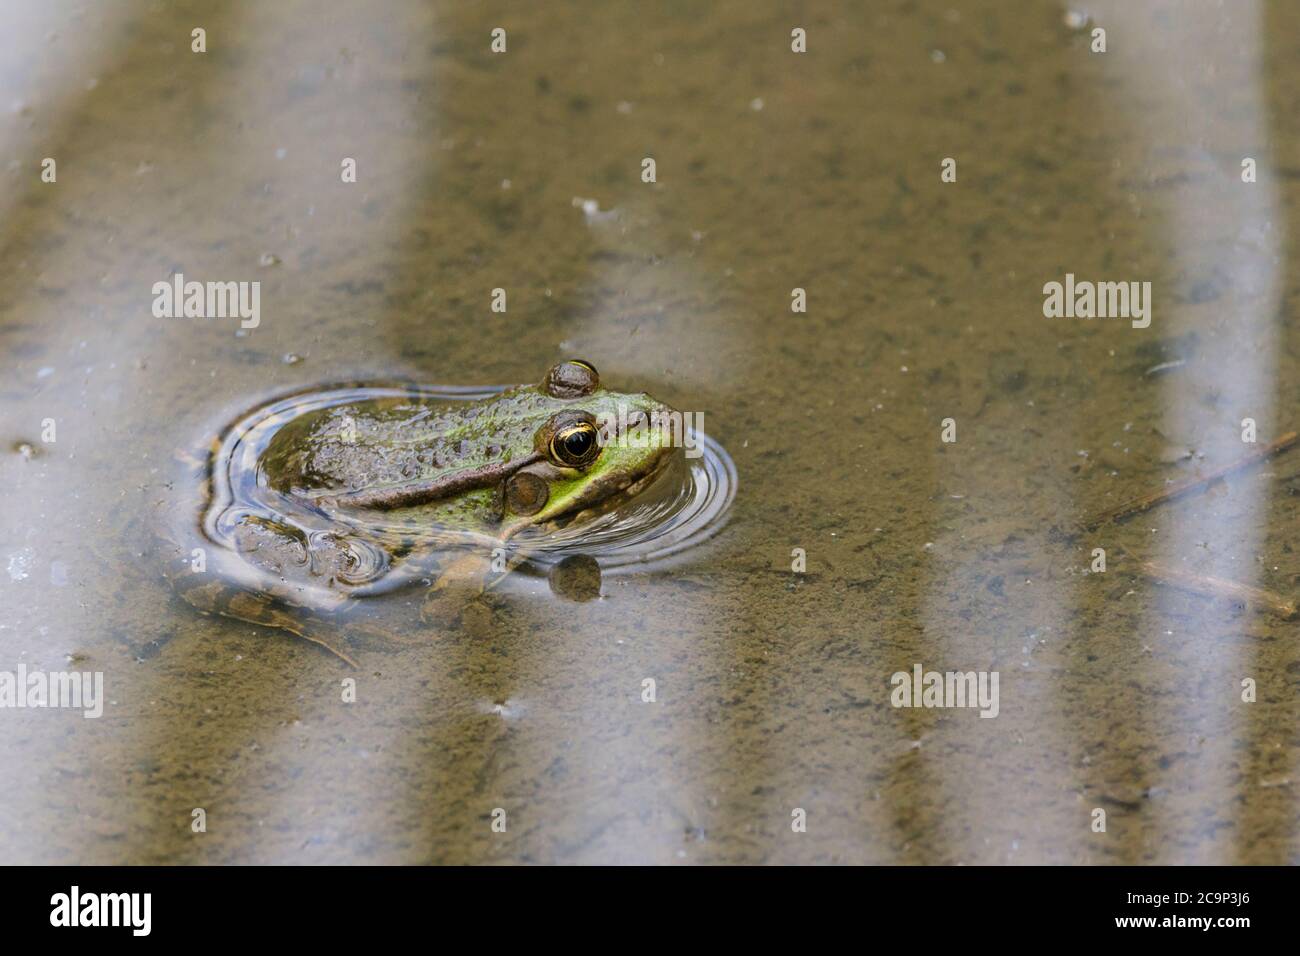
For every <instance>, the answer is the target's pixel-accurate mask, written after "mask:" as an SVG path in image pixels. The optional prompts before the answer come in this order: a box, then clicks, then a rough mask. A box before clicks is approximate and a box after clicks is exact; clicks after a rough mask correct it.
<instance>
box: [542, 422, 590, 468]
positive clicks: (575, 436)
mask: <svg viewBox="0 0 1300 956" xmlns="http://www.w3.org/2000/svg"><path fill="white" fill-rule="evenodd" d="M534 446H535V447H536V449H537V450H538V451H539V452H541V453H542V454H543V455H545V456H546V458H547V460H548V461H550V463H551V464H553V465H559V466H560V467H561V468H586V467H587V466H588V465H590V464H591V463H592V462H593V461H595V460H596V459H597V458H598V457H600V432H599V430H598V429H597V428H596V419H595V416H593V415H592V414H591V413H590V412H568V413H563V412H562V413H561V414H559V415H556V416H554V417H553V418H552V419H551V420H550V421H548V422H547V423H546V424H545V425H543V426H542V427H541V429H539V430H538V432H537V437H536V438H535V439H534Z"/></svg>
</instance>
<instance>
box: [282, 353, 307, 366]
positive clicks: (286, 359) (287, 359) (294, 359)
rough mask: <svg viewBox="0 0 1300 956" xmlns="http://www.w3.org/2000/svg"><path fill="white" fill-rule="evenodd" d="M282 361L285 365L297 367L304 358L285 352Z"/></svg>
mask: <svg viewBox="0 0 1300 956" xmlns="http://www.w3.org/2000/svg"><path fill="white" fill-rule="evenodd" d="M280 361H281V362H283V363H284V364H285V365H297V364H298V363H299V362H301V361H302V356H301V355H299V354H298V353H297V352H285V353H284V355H282V356H281V357H280Z"/></svg>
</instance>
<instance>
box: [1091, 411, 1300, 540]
mask: <svg viewBox="0 0 1300 956" xmlns="http://www.w3.org/2000/svg"><path fill="white" fill-rule="evenodd" d="M1298 438H1300V433H1297V432H1287V433H1286V434H1285V435H1283V436H1282V437H1281V438H1279V439H1277V441H1274V442H1272V443H1271V444H1268V445H1264V446H1263V447H1261V448H1258V449H1256V450H1255V451H1253V452H1251V453H1250V454H1249V455H1245V456H1244V457H1242V458H1239V459H1237V460H1236V461H1234V462H1232V463H1231V464H1228V465H1224V466H1223V467H1222V468H1219V469H1216V470H1215V471H1212V472H1210V473H1209V474H1208V475H1202V476H1201V477H1200V478H1191V479H1188V480H1187V481H1182V482H1179V483H1178V484H1176V485H1171V486H1170V487H1168V488H1165V489H1164V490H1163V491H1157V492H1155V493H1154V494H1149V495H1143V496H1142V497H1140V498H1133V499H1130V500H1129V501H1126V502H1124V504H1122V505H1118V506H1117V507H1114V508H1108V509H1106V510H1105V511H1100V512H1098V513H1097V514H1095V515H1093V516H1092V517H1091V518H1088V519H1086V520H1085V521H1084V523H1083V527H1084V530H1086V531H1092V530H1093V529H1094V528H1097V527H1100V526H1101V525H1103V524H1106V523H1107V522H1109V521H1118V520H1119V519H1121V518H1128V517H1131V516H1132V515H1136V514H1141V513H1142V512H1144V511H1150V510H1151V509H1152V508H1154V507H1155V506H1156V505H1160V504H1164V503H1165V502H1166V501H1173V500H1174V499H1175V498H1181V497H1183V496H1184V495H1189V494H1191V493H1192V492H1194V491H1201V490H1203V489H1205V488H1207V487H1209V486H1210V485H1212V484H1213V483H1214V482H1216V481H1218V480H1219V479H1220V478H1224V477H1227V476H1228V475H1230V474H1232V473H1234V472H1237V471H1240V470H1241V469H1243V468H1249V467H1250V466H1251V465H1255V464H1258V463H1259V462H1261V461H1265V460H1267V459H1268V458H1271V457H1273V456H1274V455H1276V454H1278V453H1279V452H1283V451H1286V449H1288V448H1290V447H1291V446H1292V445H1294V444H1295V443H1296V440H1297V439H1298Z"/></svg>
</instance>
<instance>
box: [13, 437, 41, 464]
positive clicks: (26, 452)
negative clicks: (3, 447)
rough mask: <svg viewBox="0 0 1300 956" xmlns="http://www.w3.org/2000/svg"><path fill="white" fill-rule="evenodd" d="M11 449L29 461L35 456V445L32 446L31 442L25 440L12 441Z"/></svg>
mask: <svg viewBox="0 0 1300 956" xmlns="http://www.w3.org/2000/svg"><path fill="white" fill-rule="evenodd" d="M13 449H14V451H15V452H16V453H18V454H19V455H21V456H22V458H23V459H24V460H26V461H31V460H32V459H33V458H35V457H36V449H35V447H33V446H32V444H31V442H25V441H18V442H14V446H13Z"/></svg>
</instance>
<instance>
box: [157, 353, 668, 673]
mask: <svg viewBox="0 0 1300 956" xmlns="http://www.w3.org/2000/svg"><path fill="white" fill-rule="evenodd" d="M358 396H359V397H358ZM680 422H681V415H680V414H679V413H677V412H676V411H675V410H674V409H672V408H671V407H670V406H668V405H666V404H664V403H662V402H660V401H658V400H657V399H654V398H652V397H651V396H650V395H648V394H646V393H644V392H641V393H624V392H618V391H613V390H610V389H606V388H605V387H603V386H602V384H601V381H600V375H599V373H598V372H597V370H596V367H595V366H594V365H593V364H592V363H591V362H588V361H586V360H583V359H570V360H567V361H564V362H560V363H559V364H557V365H555V366H553V367H552V368H550V369H549V370H548V371H547V372H546V374H545V375H544V376H543V378H542V379H541V381H540V382H538V383H535V384H525V385H517V386H514V387H510V388H506V389H504V390H501V391H495V392H492V393H491V394H486V395H484V396H483V397H478V398H472V399H467V400H464V401H447V400H445V399H444V398H441V397H438V398H435V397H431V396H430V395H429V394H428V393H427V392H423V391H422V390H421V389H419V388H403V387H389V388H368V387H367V386H365V384H364V383H347V384H346V385H340V386H335V387H333V388H326V389H318V390H315V391H314V393H313V394H312V395H311V396H310V400H303V397H302V396H288V397H286V398H285V399H282V400H281V401H279V402H274V403H271V404H270V405H269V406H264V407H263V408H262V409H259V410H257V411H255V412H254V413H251V414H250V415H247V416H245V417H244V418H242V419H241V420H239V421H238V422H236V423H232V424H231V425H229V426H228V427H227V428H226V429H224V430H223V431H222V433H221V434H219V435H218V437H217V438H216V439H215V440H214V441H213V442H212V444H211V446H210V448H209V449H208V452H207V454H206V455H205V456H202V459H201V461H202V471H203V474H204V478H203V481H202V485H203V487H202V495H201V497H202V501H201V504H200V513H201V514H200V524H201V526H202V530H203V535H204V538H205V539H206V542H205V543H206V547H205V548H200V549H186V548H184V546H183V545H182V546H181V547H180V548H179V549H177V550H175V551H173V557H174V558H175V559H176V560H174V561H173V562H172V563H171V564H170V565H169V568H168V571H167V572H166V576H167V577H168V579H169V580H170V581H171V583H172V585H173V587H174V588H175V589H176V591H177V593H178V594H180V596H181V597H182V598H183V599H184V600H186V601H187V602H188V603H189V604H191V605H192V606H194V607H195V608H197V609H198V610H199V611H201V612H203V613H205V614H215V615H219V616H224V617H228V618H233V619H236V620H241V621H245V622H249V623H254V624H259V625H263V626H268V627H273V628H282V629H285V630H288V631H290V632H291V633H294V634H296V635H298V636H300V637H305V638H307V639H309V640H312V641H314V642H315V643H317V644H320V645H321V646H323V647H325V648H326V649H327V650H329V651H331V652H332V653H334V654H336V655H337V656H339V657H340V658H342V659H343V660H345V661H347V662H348V663H349V664H351V665H353V666H355V665H356V662H355V660H353V659H352V657H351V656H350V655H348V654H347V653H346V651H344V650H343V649H342V648H340V647H338V646H337V645H335V644H332V643H329V642H327V641H326V640H325V638H324V637H322V636H321V635H320V634H319V630H320V629H319V628H315V629H314V628H312V626H311V625H312V622H313V621H315V622H318V623H319V622H320V621H322V620H323V619H325V618H329V617H331V616H336V615H342V614H343V613H345V612H346V611H348V610H349V609H351V608H354V607H355V606H356V605H357V603H358V602H360V601H363V600H364V599H365V598H366V597H368V596H371V595H373V594H377V593H386V592H387V591H389V590H391V589H393V588H394V587H396V586H401V585H403V584H410V583H412V582H414V581H417V580H418V581H422V582H426V583H427V586H428V588H429V597H428V598H426V601H425V607H426V608H427V606H428V605H429V604H430V603H431V602H432V601H433V599H435V598H436V597H437V596H439V595H440V594H441V593H442V592H443V591H444V590H446V589H447V588H448V587H450V586H451V585H452V584H453V583H457V582H463V581H466V580H471V581H477V588H478V593H481V592H482V591H483V590H484V589H486V588H487V587H488V586H489V584H490V582H489V580H488V578H489V576H490V574H491V573H492V572H493V571H495V572H496V573H498V574H504V573H508V572H509V571H510V570H511V569H512V568H513V567H515V566H517V565H518V564H519V563H520V562H522V561H526V560H527V558H528V550H527V548H514V549H513V550H510V549H511V546H512V542H515V541H516V540H517V539H519V538H520V537H521V536H523V535H524V533H525V532H527V533H528V534H529V535H531V536H532V540H533V541H534V543H535V542H536V541H537V540H538V538H539V536H544V535H546V534H547V533H548V532H550V531H553V530H554V529H556V528H558V527H561V526H564V527H568V526H570V525H575V524H576V525H578V526H581V525H582V524H583V523H585V522H589V521H591V520H593V519H594V518H596V517H597V516H600V515H603V514H605V513H607V512H608V511H610V510H611V509H614V508H618V507H620V506H622V505H623V504H625V503H627V502H628V501H632V500H634V499H636V498H637V497H638V496H639V495H641V494H642V493H643V492H645V490H646V489H648V488H650V487H651V486H653V485H654V484H655V483H656V482H657V481H658V480H660V478H661V477H662V476H663V475H664V474H665V473H666V472H668V471H669V470H670V469H671V468H672V466H673V464H674V463H675V462H678V461H680V459H681V446H682V442H681V440H680V438H681V436H680V434H679V432H678V430H677V429H679V428H680ZM183 457H184V456H183ZM189 460H190V462H191V464H194V465H196V466H197V465H198V464H199V461H200V459H198V458H197V457H196V456H190V458H189ZM505 551H509V554H510V559H509V562H508V563H507V564H506V566H505V567H501V566H499V565H496V566H495V567H492V566H491V562H490V559H491V558H492V557H493V556H494V555H500V554H501V553H502V552H505ZM200 552H202V553H203V556H204V560H203V561H202V562H200V564H201V566H196V563H195V562H194V561H192V560H187V558H188V557H189V555H190V554H198V553H200ZM209 558H210V559H211V560H209ZM498 580H499V578H498ZM428 618H429V615H428V614H427V613H426V611H425V610H424V609H422V611H421V619H422V620H423V621H426V622H427V620H428ZM351 629H353V628H351V626H350V630H351Z"/></svg>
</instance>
